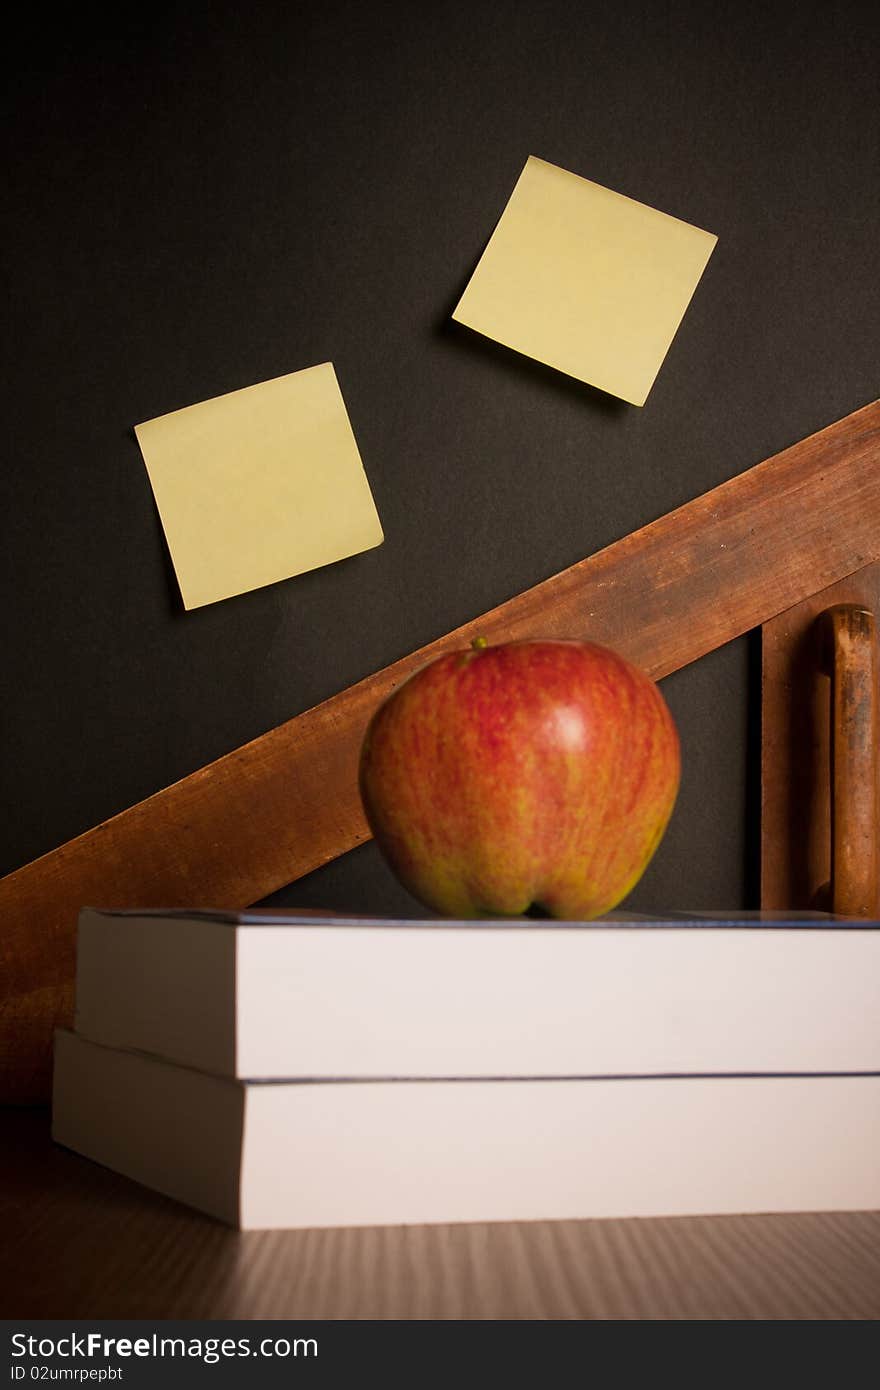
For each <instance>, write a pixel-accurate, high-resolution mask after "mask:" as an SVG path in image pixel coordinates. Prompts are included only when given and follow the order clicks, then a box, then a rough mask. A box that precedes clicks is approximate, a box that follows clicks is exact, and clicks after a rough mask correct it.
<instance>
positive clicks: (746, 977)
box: [75, 909, 880, 1079]
mask: <svg viewBox="0 0 880 1390" xmlns="http://www.w3.org/2000/svg"><path fill="white" fill-rule="evenodd" d="M75 1026H76V1031H77V1032H78V1033H80V1034H81V1035H82V1036H83V1037H86V1038H91V1039H92V1040H93V1041H95V1042H99V1043H104V1044H107V1045H109V1046H111V1047H121V1048H128V1049H132V1050H137V1051H141V1052H147V1053H151V1054H154V1055H156V1056H159V1057H164V1058H166V1059H168V1060H170V1061H173V1062H177V1063H180V1064H182V1065H185V1066H190V1067H195V1068H198V1069H201V1070H204V1071H209V1072H214V1073H217V1074H219V1075H226V1076H232V1077H239V1078H245V1079H247V1078H291V1077H310V1078H322V1077H324V1078H328V1077H334V1078H343V1077H350V1078H358V1077H370V1078H382V1077H402V1076H403V1077H481V1076H482V1077H494V1076H504V1077H516V1076H521V1077H534V1076H544V1077H554V1076H558V1077H567V1076H603V1075H607V1076H615V1075H634V1074H638V1075H646V1076H663V1075H670V1074H671V1075H676V1074H693V1073H740V1074H742V1073H781V1072H786V1073H788V1072H873V1071H876V1072H880V928H878V926H877V925H876V924H875V925H873V926H867V927H866V926H863V925H855V924H853V923H850V924H840V923H838V922H836V921H834V920H833V919H832V920H831V921H829V919H827V918H823V917H821V916H819V915H817V916H816V917H815V918H814V919H808V920H804V921H800V922H799V923H792V922H789V923H782V922H779V921H777V920H775V919H774V920H770V921H766V920H763V919H759V920H749V919H746V920H744V921H741V922H739V923H737V922H736V921H732V920H731V921H727V920H724V919H705V920H702V919H689V918H687V917H685V915H684V914H682V915H681V916H679V917H671V918H668V919H658V920H654V919H633V920H617V921H610V920H609V921H604V922H598V923H557V922H533V921H530V920H527V919H526V920H524V919H518V920H517V921H514V922H497V921H491V922H484V921H480V922H455V921H448V920H439V921H412V922H408V921H403V920H396V919H372V920H370V919H342V918H329V917H328V918H324V919H316V918H314V917H297V916H296V915H294V914H290V913H279V914H274V913H262V914H260V913H255V912H248V913H240V914H234V913H160V912H152V913H119V912H98V911H94V910H91V909H86V910H84V911H83V912H82V914H81V916H80V922H79V943H78V956H77V979H76V1023H75Z"/></svg>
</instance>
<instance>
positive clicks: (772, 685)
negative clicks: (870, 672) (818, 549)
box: [761, 564, 880, 915]
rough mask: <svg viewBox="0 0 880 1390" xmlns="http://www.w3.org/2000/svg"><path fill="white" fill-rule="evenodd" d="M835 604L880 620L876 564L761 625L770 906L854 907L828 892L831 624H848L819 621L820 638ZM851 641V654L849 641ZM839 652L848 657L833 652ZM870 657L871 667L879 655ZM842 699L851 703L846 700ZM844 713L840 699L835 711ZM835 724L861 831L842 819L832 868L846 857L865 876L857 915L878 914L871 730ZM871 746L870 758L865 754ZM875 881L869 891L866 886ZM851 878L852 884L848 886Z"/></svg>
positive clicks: (877, 786) (764, 894)
mask: <svg viewBox="0 0 880 1390" xmlns="http://www.w3.org/2000/svg"><path fill="white" fill-rule="evenodd" d="M841 606H844V607H850V608H852V609H854V610H857V611H861V610H867V611H868V612H870V613H874V614H880V564H871V565H866V566H865V567H864V568H862V569H861V570H859V571H857V572H856V573H855V574H852V575H849V576H848V577H847V578H846V579H843V580H841V581H840V582H839V583H837V584H833V585H831V586H830V587H828V588H826V589H822V590H820V591H819V592H817V593H815V594H811V595H810V596H809V597H808V598H805V599H804V600H803V601H802V602H801V603H798V604H797V605H795V606H794V607H792V608H789V609H788V610H786V611H785V612H784V613H780V614H779V615H778V617H776V618H773V619H771V620H770V621H769V622H767V623H764V625H763V628H762V681H761V684H762V708H761V906H762V907H763V908H766V909H768V910H770V909H773V910H777V911H780V910H781V911H789V910H792V909H794V910H798V909H800V910H814V911H832V910H837V911H843V912H845V913H849V912H850V911H853V908H852V907H851V906H850V907H846V908H842V907H840V906H838V907H837V908H835V907H834V902H833V896H832V888H831V882H832V869H833V862H832V826H833V817H832V785H833V783H832V779H833V761H832V746H833V740H832V728H833V721H834V713H833V701H832V680H831V677H830V675H829V669H830V668H829V664H828V651H827V640H828V631H827V628H828V624H829V623H831V624H832V625H833V626H834V627H836V628H837V629H838V631H840V630H841V628H842V627H845V625H844V624H842V623H841V621H840V619H838V620H836V621H835V620H832V619H824V625H825V629H826V630H825V633H824V636H823V614H825V613H827V612H828V611H829V610H835V609H837V608H839V607H841ZM864 639H865V633H864V631H862V635H861V639H860V642H859V646H860V651H861V653H862V658H861V659H860V661H859V662H857V663H856V669H857V670H858V672H859V680H860V682H861V685H862V688H863V687H864V682H865V680H866V679H873V680H874V681H875V682H876V674H875V675H874V677H868V676H866V674H865V673H866V669H867V667H866V656H867V653H866V649H865V645H864ZM847 641H848V645H849V650H850V652H851V640H850V639H849V638H848V639H847ZM874 641H875V643H876V638H875V639H874ZM838 655H839V656H843V655H844V653H843V652H842V651H839V652H838ZM872 660H873V663H874V666H875V668H876V649H874V653H873V656H872ZM837 668H838V675H839V679H840V680H841V681H842V680H843V679H844V673H845V671H846V670H847V669H848V670H849V673H850V679H853V665H852V656H850V662H849V666H848V667H847V662H846V660H844V661H842V662H841V661H838V663H837ZM875 688H876V686H875ZM847 699H848V702H849V704H850V706H852V695H851V694H850V695H849V696H848V697H847ZM875 708H876V701H875ZM841 713H842V709H841V702H840V698H839V699H838V714H839V715H840V714H841ZM874 717H875V718H876V715H875V716H874ZM837 724H838V726H839V728H840V734H839V740H838V752H839V757H838V762H837V766H838V769H839V770H841V771H842V770H843V769H844V768H846V769H847V771H846V773H845V774H844V779H843V782H842V784H841V786H840V788H839V796H838V805H839V806H840V807H846V806H851V805H852V804H853V801H852V793H853V784H854V779H855V780H856V782H857V787H856V795H857V799H858V802H859V806H860V810H859V811H858V818H857V819H858V824H859V825H860V826H861V827H863V828H862V829H861V830H859V831H858V832H856V831H855V830H854V829H852V828H851V829H850V830H849V831H846V830H845V829H844V827H845V825H846V817H847V814H849V817H850V826H851V827H852V826H853V821H852V814H853V812H852V811H850V812H847V811H846V810H842V812H839V813H838V828H839V830H840V831H841V833H840V836H839V848H838V855H837V862H838V867H841V866H842V865H843V864H844V863H846V862H847V860H848V861H849V862H850V865H851V869H850V873H851V874H856V873H858V874H859V875H860V877H861V882H862V885H863V887H862V889H861V890H860V892H861V900H862V905H863V906H862V910H860V911H859V912H858V913H855V914H854V915H865V914H866V913H869V914H873V913H875V912H876V911H877V909H878V903H877V868H876V842H873V843H872V845H870V846H867V845H866V834H867V832H866V830H865V829H864V827H865V826H866V825H867V823H868V821H869V819H870V815H871V806H872V805H874V806H876V805H877V804H878V803H877V797H880V773H878V768H877V757H876V743H877V735H876V729H875V730H874V733H873V734H872V732H871V727H870V724H869V723H867V722H866V719H865V717H864V714H863V715H862V716H861V717H859V716H857V717H856V718H855V719H853V718H850V717H849V716H847V719H846V721H845V726H846V730H847V731H846V733H844V732H843V730H844V721H842V720H841V719H840V718H838V720H837ZM872 744H873V748H874V753H873V755H871V753H870V752H869V750H870V748H871V746H872ZM868 763H869V764H870V765H869V766H868ZM841 815H842V816H843V819H841ZM875 825H876V821H875ZM875 834H876V829H875ZM857 841H858V843H859V847H858V848H857V847H856V842H857ZM847 842H849V845H848V844H847ZM872 864H873V867H872ZM838 878H839V874H838ZM871 881H873V883H874V892H873V894H871V893H870V892H869V891H868V889H867V888H866V887H865V886H864V885H865V884H866V883H869V882H871ZM852 882H853V880H852V878H850V884H851V885H852ZM852 891H853V889H852V886H851V887H850V889H849V890H847V892H848V897H849V901H850V903H853V902H854V901H855V899H854V898H853V897H852ZM839 902H843V899H842V898H841V899H840V900H839Z"/></svg>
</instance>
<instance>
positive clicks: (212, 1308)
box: [0, 1109, 880, 1320]
mask: <svg viewBox="0 0 880 1390" xmlns="http://www.w3.org/2000/svg"><path fill="white" fill-rule="evenodd" d="M0 1230H2V1231H3V1250H2V1254H3V1259H2V1261H0V1307H2V1310H3V1316H4V1317H7V1318H18V1319H22V1318H133V1317H137V1318H149V1319H159V1318H295V1319H303V1318H319V1319H336V1318H381V1319H385V1318H393V1319H419V1318H421V1319H445V1318H465V1319H511V1318H512V1319H520V1318H529V1319H639V1320H647V1319H811V1320H812V1319H872V1320H873V1319H876V1318H877V1317H878V1316H880V1213H877V1212H875V1213H864V1214H862V1213H851V1212H848V1213H836V1214H835V1213H828V1214H823V1213H809V1214H804V1215H770V1216H767V1215H765V1216H724V1217H686V1218H681V1217H679V1218H675V1219H672V1218H670V1219H651V1220H631V1221H570V1222H551V1221H537V1222H521V1223H510V1224H500V1223H499V1224H491V1225H489V1224H475V1225H460V1226H449V1225H447V1226H403V1227H375V1228H366V1229H364V1228H358V1229H344V1230H311V1231H254V1232H237V1231H232V1230H229V1229H227V1228H226V1227H225V1226H221V1225H220V1224H219V1223H217V1222H215V1221H212V1220H210V1219H209V1218H208V1217H203V1216H201V1215H199V1214H198V1213H197V1212H193V1211H190V1210H189V1209H188V1208H186V1207H183V1206H180V1205H178V1204H177V1203H176V1202H172V1201H170V1200H168V1199H167V1198H164V1197H160V1196H158V1195H157V1194H156V1193H153V1192H150V1191H148V1190H147V1189H146V1188H142V1187H139V1186H138V1185H137V1184H135V1183H132V1182H129V1181H128V1180H127V1179H125V1178H122V1177H120V1176H119V1175H117V1174H115V1173H111V1172H109V1171H108V1170H107V1169H104V1168H100V1167H98V1165H96V1164H93V1163H90V1162H89V1161H88V1160H87V1159H83V1158H79V1157H77V1156H76V1155H74V1154H71V1153H68V1152H67V1151H66V1150H63V1149H59V1148H57V1147H55V1146H53V1145H52V1144H51V1143H50V1142H49V1138H48V1117H47V1115H46V1114H45V1112H43V1111H41V1110H32V1111H26V1110H19V1111H16V1110H12V1109H7V1110H6V1111H5V1112H3V1113H2V1115H0Z"/></svg>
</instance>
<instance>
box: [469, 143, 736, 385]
mask: <svg viewBox="0 0 880 1390" xmlns="http://www.w3.org/2000/svg"><path fill="white" fill-rule="evenodd" d="M717 240H718V238H717V237H716V236H713V235H712V233H711V232H703V231H701V230H700V228H699V227H692V226H690V225H689V224H688V223H687V222H680V221H679V220H678V218H676V217H670V216H668V214H666V213H664V212H657V211H656V210H655V209H654V208H649V207H646V206H645V205H644V203H637V202H634V201H633V199H632V198H626V197H624V196H623V194H621V193H612V192H611V190H610V189H608V188H603V187H602V186H601V185H600V184H597V183H591V182H590V181H589V179H582V178H580V177H579V176H578V175H577V174H570V173H568V172H567V171H566V170H565V169H559V168H557V166H556V165H555V164H547V163H545V161H544V160H543V159H536V158H535V157H534V156H530V157H529V159H528V160H527V162H526V166H525V168H524V169H523V171H522V173H521V175H520V177H519V180H518V182H517V185H516V187H515V189H514V190H513V193H512V194H511V198H510V202H509V203H508V204H507V207H506V208H505V209H504V212H503V214H502V217H501V220H500V222H499V223H498V226H497V227H496V228H495V231H494V233H493V235H492V238H491V240H490V242H489V244H488V246H487V247H486V250H485V251H484V253H483V256H482V258H481V260H480V263H479V265H478V266H477V268H476V270H475V271H474V274H473V276H472V277H471V280H470V283H469V284H468V287H467V289H466V290H465V292H464V294H463V295H462V297H461V300H460V302H459V304H458V307H457V308H456V310H455V313H454V314H453V315H452V317H453V318H454V319H456V320H457V321H458V322H459V323H463V324H466V325H467V327H468V328H473V329H475V330H476V331H477V332H478V333H483V334H485V336H486V337H487V338H494V339H495V341H496V342H499V343H504V345H505V346H506V347H510V348H514V349H515V350H516V351H517V352H521V353H524V354H525V355H526V356H527V357H534V358H536V359H537V361H539V362H544V363H546V364H547V365H548V366H550V367H556V368H557V369H558V370H559V371H561V372H567V373H568V375H569V376H573V377H577V378H578V380H580V381H586V382H589V384H590V385H591V386H598V387H599V388H600V390H602V391H608V392H610V394H611V395H613V396H619V397H620V398H621V399H622V400H625V401H629V402H630V403H631V404H632V405H644V403H645V400H646V399H647V395H648V392H649V391H650V389H651V387H652V385H653V383H654V378H655V377H656V375H657V373H658V371H659V370H660V367H661V365H662V362H663V359H664V357H665V356H666V353H667V351H668V349H669V345H670V343H671V342H672V339H673V337H674V336H675V332H676V329H677V328H678V325H679V324H680V323H681V320H682V317H683V315H684V312H685V309H686V308H687V306H688V304H689V303H690V300H691V296H692V295H693V292H694V290H695V289H696V287H697V283H698V281H699V279H700V276H701V275H702V273H703V271H704V269H705V267H706V262H707V261H708V259H709V257H710V255H711V254H712V251H713V249H714V247H715V243H716V242H717Z"/></svg>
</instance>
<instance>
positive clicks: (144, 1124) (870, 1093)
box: [53, 1032, 880, 1229]
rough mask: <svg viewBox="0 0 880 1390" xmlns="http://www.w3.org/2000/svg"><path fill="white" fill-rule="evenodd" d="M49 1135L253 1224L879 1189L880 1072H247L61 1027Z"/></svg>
mask: <svg viewBox="0 0 880 1390" xmlns="http://www.w3.org/2000/svg"><path fill="white" fill-rule="evenodd" d="M54 1084H55V1090H54V1105H53V1136H54V1138H55V1139H56V1140H57V1141H58V1142H59V1143H61V1144H65V1145H67V1146H68V1147H69V1148H71V1149H75V1150H76V1151H77V1152H78V1153H80V1154H85V1155H86V1156H87V1157H89V1158H91V1159H95V1160H97V1161H98V1162H99V1163H103V1164H105V1165H106V1166H108V1167H110V1168H113V1169H115V1170H117V1171H118V1172H120V1173H124V1174H126V1175H127V1176H128V1177H130V1178H134V1179H135V1180H136V1181H138V1182H141V1183H144V1184H146V1185H147V1186H149V1187H151V1188H155V1189H157V1190H158V1191H159V1192H162V1193H165V1194H166V1195H168V1196H170V1197H175V1198H177V1199H178V1200H180V1201H182V1202H186V1203H188V1204H189V1205H191V1206H194V1207H197V1208H199V1209H200V1210H202V1211H205V1212H208V1213H210V1214H211V1215H213V1216H216V1217H219V1218H220V1219H221V1220H223V1221H226V1222H228V1223H229V1224H230V1225H233V1226H238V1227H241V1228H243V1229H259V1228H266V1227H317V1226H361V1225H397V1224H402V1223H405V1224H410V1223H415V1224H421V1223H432V1222H461V1221H481V1222H482V1221H527V1220H553V1219H575V1218H587V1217H628V1216H685V1215H699V1214H706V1213H732V1212H785V1211H844V1210H865V1209H867V1210H873V1209H876V1208H878V1207H880V1161H878V1154H880V1077H877V1076H855V1077H853V1076H798V1077H791V1076H789V1077H764V1076H761V1077H732V1076H725V1077H714V1078H710V1077H678V1078H646V1077H639V1078H632V1079H628V1078H620V1077H618V1078H601V1079H591V1080H577V1079H565V1080H561V1079H560V1080H537V1079H535V1080H526V1081H524V1080H509V1081H504V1080H494V1081H486V1080H459V1081H442V1080H438V1081H430V1080H420V1081H315V1082H304V1081H293V1082H287V1081H277V1082H258V1083H255V1082H240V1081H235V1080H231V1079H229V1078H224V1077H218V1076H211V1075H208V1074H206V1073H204V1072H198V1071H193V1070H191V1069H189V1068H185V1067H179V1066H175V1065H172V1064H170V1063H167V1062H161V1061H158V1060H157V1059H155V1058H151V1057H146V1056H143V1055H140V1054H136V1053H131V1052H124V1051H119V1050H116V1049H113V1048H107V1047H101V1046H99V1045H97V1044H94V1043H90V1042H87V1041H85V1040H84V1039H82V1038H79V1037H77V1036H76V1035H75V1034H73V1033H66V1032H59V1033H58V1034H56V1049H55V1083H54Z"/></svg>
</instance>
